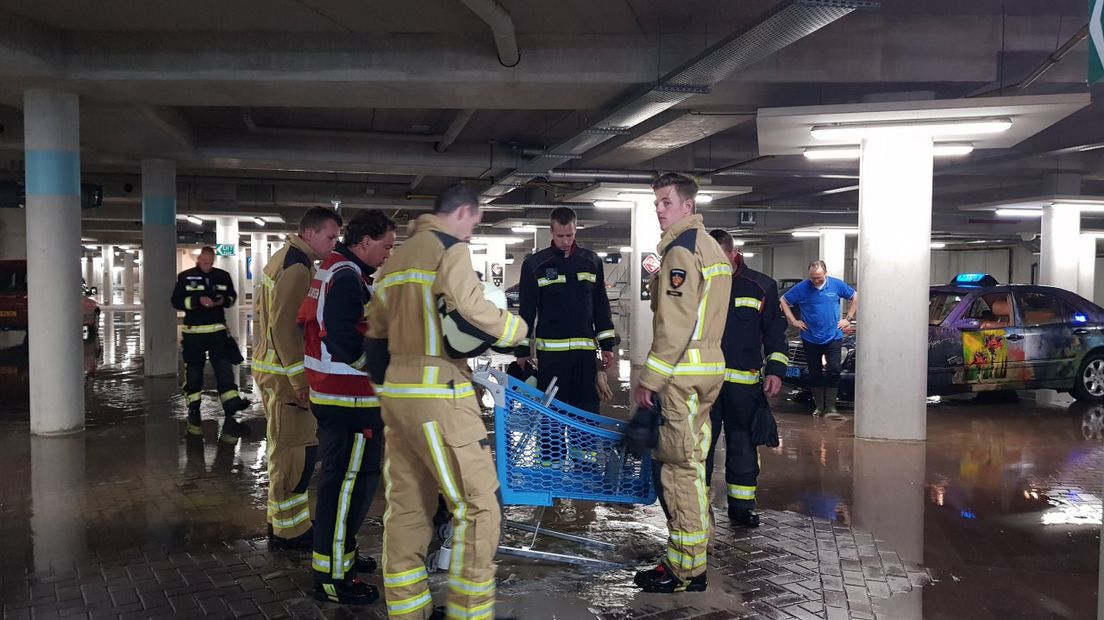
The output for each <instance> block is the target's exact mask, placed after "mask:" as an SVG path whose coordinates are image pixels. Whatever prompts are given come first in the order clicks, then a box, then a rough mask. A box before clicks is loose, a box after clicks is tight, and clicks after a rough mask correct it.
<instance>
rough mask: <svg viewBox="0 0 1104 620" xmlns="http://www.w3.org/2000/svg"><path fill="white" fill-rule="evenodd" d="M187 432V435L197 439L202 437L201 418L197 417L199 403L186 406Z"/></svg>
mask: <svg viewBox="0 0 1104 620" xmlns="http://www.w3.org/2000/svg"><path fill="white" fill-rule="evenodd" d="M187 432H188V434H189V435H195V436H197V437H202V436H203V418H201V417H200V415H199V403H192V404H190V405H188V427H187Z"/></svg>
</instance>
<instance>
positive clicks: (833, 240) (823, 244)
mask: <svg viewBox="0 0 1104 620" xmlns="http://www.w3.org/2000/svg"><path fill="white" fill-rule="evenodd" d="M846 246H847V235H846V234H845V233H844V231H842V230H839V229H832V228H821V229H820V260H822V261H824V263H825V264H826V265H828V273H830V274H832V275H834V276H835V277H837V278H839V279H840V280H842V279H844V271H845V270H846V266H847V263H846V258H845V253H844V248H845V247H846Z"/></svg>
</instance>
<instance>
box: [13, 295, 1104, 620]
mask: <svg viewBox="0 0 1104 620" xmlns="http://www.w3.org/2000/svg"><path fill="white" fill-rule="evenodd" d="M140 342H141V339H140V337H139V326H138V317H137V315H135V314H134V313H130V312H109V313H107V315H106V316H105V321H104V327H103V328H102V329H101V330H100V334H99V335H98V336H97V337H96V338H94V339H93V340H91V341H89V342H88V343H86V346H85V366H86V370H87V372H88V375H87V379H86V402H87V410H88V428H87V430H86V431H85V432H83V433H80V434H77V435H73V436H68V437H59V438H39V437H31V436H30V434H29V432H28V422H27V417H28V403H27V385H28V381H29V377H28V371H27V365H26V351H27V349H26V344H25V342H24V335H23V334H21V333H18V332H9V333H6V334H0V347H2V348H0V394H3V399H2V402H0V471H2V472H3V482H2V483H0V600H2V613H0V616H2V617H5V618H29V617H35V618H40V617H66V618H81V617H92V618H101V617H116V616H118V617H126V618H130V617H134V618H147V617H158V618H160V617H182V618H183V617H197V616H204V615H206V616H217V617H268V618H278V617H294V618H317V617H325V618H351V617H363V618H382V617H384V612H383V609H382V606H380V605H376V606H373V607H371V608H367V609H352V608H340V607H337V606H332V605H329V604H316V603H315V602H314V601H313V599H311V598H310V597H309V588H310V575H309V572H308V568H307V558H306V556H305V555H297V554H286V553H276V552H270V551H269V550H268V549H267V548H266V544H265V538H264V534H265V523H264V505H265V501H266V484H267V480H266V471H265V463H264V453H265V449H264V435H265V433H264V417H263V414H262V412H261V410H260V407H259V405H255V406H254V407H253V408H252V409H251V410H249V411H247V412H246V415H244V416H243V417H242V422H241V424H238V425H229V426H228V425H224V424H223V423H222V420H221V414H220V413H219V412H218V410H217V407H216V405H215V403H214V400H213V399H212V398H208V399H206V403H205V407H206V409H205V420H204V436H203V438H202V439H196V440H191V439H186V438H185V433H184V424H185V421H184V403H183V399H182V397H181V396H180V393H179V386H178V384H177V382H176V381H175V380H162V379H145V378H143V377H142V376H141V372H140V365H141V354H140V351H139V347H140ZM625 366H626V364H625V363H623V364H622V365H621V368H622V369H624V368H625ZM241 378H242V381H243V386H244V387H245V389H246V390H249V389H250V388H251V382H250V381H249V379H248V373H247V371H245V370H242V372H241ZM622 378H625V377H622ZM35 380H36V381H43V380H48V379H47V378H43V377H35ZM612 384H613V385H615V386H619V387H620V389H618V390H617V398H618V402H619V403H622V404H621V405H618V406H614V407H612V408H611V413H612V414H614V415H618V414H621V415H623V414H624V413H625V412H627V406H625V405H624V404H623V403H625V402H626V400H627V398H626V392H625V389H624V386H623V384H622V382H620V381H613V382H612ZM774 404H775V409H776V413H777V417H778V423H779V428H780V436H781V440H782V445H781V446H779V447H778V448H772V449H763V450H762V466H763V474H762V477H761V479H760V487H759V498H760V505H761V507H762V509H763V517H764V518H763V524H762V526H761V527H760V528H759V529H757V530H742V529H736V528H733V527H730V526H729V524H728V522H727V518H726V516H725V511H724V510H723V509H719V510H717V511H716V519H717V532H716V536H715V540H714V543H713V545H712V547H711V554H710V565H709V583H710V587H709V591H708V592H706V593H703V594H679V595H672V596H661V595H645V594H640V593H639V592H638V591H637V590H636V588H634V587H632V586H631V576H632V571H633V570H634V569H636V568H639V567H643V566H647V565H649V564H651V563H652V562H653V561H654V560H655V558H657V557H658V556H659V554H660V553H661V551H662V549H663V531H664V528H663V516H662V513H661V511H660V510H659V507H658V506H647V507H639V506H636V507H633V506H615V505H594V504H589V503H584V502H562V503H561V504H559V505H558V506H557V507H555V508H554V509H548V510H546V511H543V513H541V511H539V510H537V509H533V508H526V507H513V508H508V509H507V518H510V519H513V520H518V521H526V522H533V521H535V520H536V519H537V518H538V517H539V518H540V521H541V524H542V527H549V528H553V529H559V530H563V531H568V532H574V533H580V534H584V535H587V536H591V537H594V538H600V539H602V540H605V541H608V542H612V543H614V544H616V545H617V546H618V550H617V551H616V552H613V553H609V552H606V553H599V554H597V555H595V554H593V553H590V552H584V553H590V555H592V556H593V557H598V558H601V559H605V560H611V561H615V562H620V563H623V564H624V565H625V567H624V568H621V569H614V570H604V571H597V570H593V569H585V568H579V567H574V566H564V565H551V564H539V563H533V562H530V561H525V560H520V559H515V558H509V557H504V558H502V559H501V561H500V564H499V577H500V586H499V601H500V604H499V614H500V615H511V616H515V617H518V618H524V619H545V618H560V619H575V618H602V619H607V620H614V619H616V620H628V619H643V618H648V619H655V620H659V619H661V618H662V619H664V620H679V619H691V618H694V619H699V620H704V619H707V618H708V619H710V620H721V619H724V618H745V617H763V618H830V619H835V618H849V617H850V618H892V619H898V618H1009V617H1023V618H1089V617H1093V616H1094V615H1095V613H1096V607H1097V602H1096V599H1097V594H1096V590H1097V571H1098V565H1099V562H1100V557H1101V555H1100V541H1099V531H1100V522H1101V499H1100V488H1101V475H1102V474H1104V443H1102V442H1104V407H1085V406H1079V405H1077V404H1073V405H1069V404H1056V405H1045V406H1044V405H1041V404H1037V403H1036V402H1035V401H1034V398H1033V396H1032V395H1030V394H1024V395H1021V397H1020V399H1019V400H1016V401H1012V402H1004V403H978V402H975V401H973V400H972V399H955V400H949V401H945V402H942V403H939V404H933V405H932V406H931V407H930V408H929V414H928V429H929V430H928V437H929V439H928V441H927V442H926V443H925V444H915V445H902V444H889V443H879V442H867V441H862V440H856V439H855V438H854V437H853V434H852V430H853V426H852V423H851V422H850V421H842V422H831V421H824V420H820V419H814V418H812V417H811V416H810V415H809V407H808V406H806V405H804V404H801V403H798V402H795V401H793V400H790V399H789V398H786V399H780V400H778V401H776V402H775V403H774ZM886 406H887V407H892V406H893V404H892V403H886ZM722 466H723V458H719V459H718V472H717V474H716V475H717V479H718V480H723V470H721V467H722ZM716 486H717V489H716V490H717V491H718V492H719V493H723V491H720V489H721V488H722V487H721V485H716ZM714 505H715V506H716V507H717V508H723V506H724V498H723V496H721V495H720V494H718V495H717V496H716V497H715V498H714ZM380 513H381V506H380V504H379V501H378V500H377V503H376V505H375V506H374V510H373V511H372V514H373V515H376V516H374V517H372V518H371V520H370V522H369V523H368V524H367V525H366V527H365V528H364V529H363V530H362V532H361V547H362V549H364V550H366V551H368V552H370V553H378V551H379V536H380V526H379V521H378V515H379V514H380ZM508 537H509V542H511V543H512V544H514V545H516V546H524V545H529V544H533V543H534V541H533V540H532V539H531V535H530V534H525V533H516V532H513V533H510V534H509V535H508ZM535 548H538V549H544V550H550V551H557V552H564V553H568V552H573V551H574V548H573V547H570V546H569V545H567V543H559V542H557V541H553V540H552V539H547V538H542V537H540V536H538V537H537V538H536V540H535ZM368 580H369V581H372V582H377V581H378V576H370V577H369V578H368ZM441 581H442V580H441V579H440V575H438V576H436V577H435V578H434V579H433V583H434V588H435V591H436V590H438V589H439V588H440V585H441ZM377 585H378V583H377ZM305 593H308V594H305Z"/></svg>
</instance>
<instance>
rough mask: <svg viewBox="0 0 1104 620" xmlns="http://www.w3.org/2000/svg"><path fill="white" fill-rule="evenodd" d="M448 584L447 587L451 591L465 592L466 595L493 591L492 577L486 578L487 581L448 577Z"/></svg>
mask: <svg viewBox="0 0 1104 620" xmlns="http://www.w3.org/2000/svg"><path fill="white" fill-rule="evenodd" d="M448 584H449V589H450V590H452V591H453V592H456V593H458V594H466V595H468V596H480V595H484V594H491V593H492V592H494V591H495V580H494V579H488V580H487V581H469V580H467V579H464V578H462V577H449V580H448Z"/></svg>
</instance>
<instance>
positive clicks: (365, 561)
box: [353, 551, 376, 573]
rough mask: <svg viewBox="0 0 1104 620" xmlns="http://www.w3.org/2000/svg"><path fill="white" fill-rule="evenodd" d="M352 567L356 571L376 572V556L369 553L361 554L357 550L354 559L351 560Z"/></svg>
mask: <svg viewBox="0 0 1104 620" xmlns="http://www.w3.org/2000/svg"><path fill="white" fill-rule="evenodd" d="M353 569H354V570H356V572H358V573H374V572H376V558H374V557H372V556H370V555H361V553H360V552H359V551H358V552H357V554H356V560H354V561H353Z"/></svg>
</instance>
